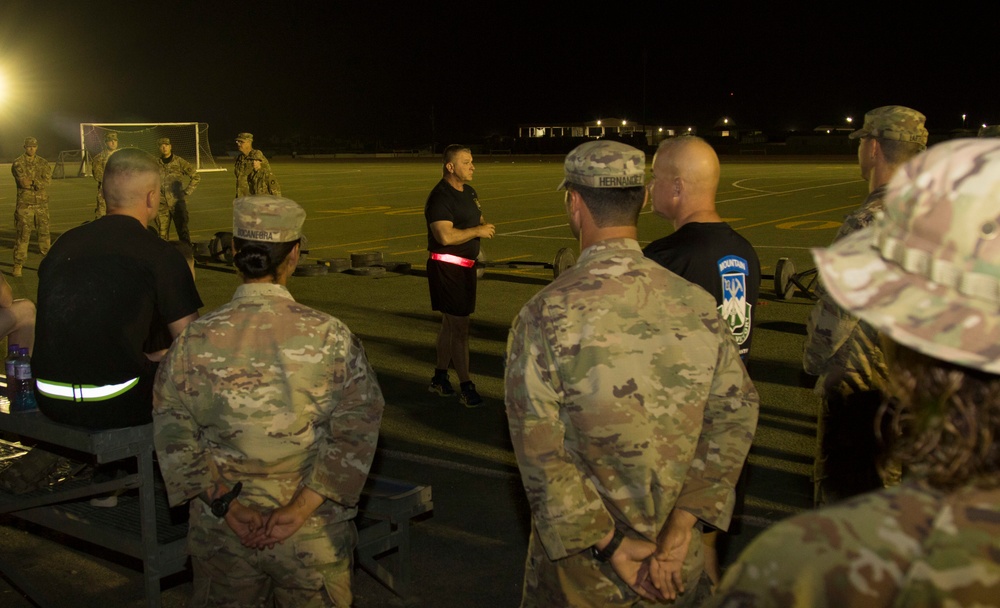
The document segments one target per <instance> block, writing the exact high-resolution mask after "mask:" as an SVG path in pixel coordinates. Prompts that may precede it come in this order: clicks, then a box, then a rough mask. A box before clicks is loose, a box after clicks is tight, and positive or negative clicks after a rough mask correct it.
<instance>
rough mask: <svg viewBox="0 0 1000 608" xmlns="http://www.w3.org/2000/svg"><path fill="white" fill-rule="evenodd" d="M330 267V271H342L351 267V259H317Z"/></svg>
mask: <svg viewBox="0 0 1000 608" xmlns="http://www.w3.org/2000/svg"><path fill="white" fill-rule="evenodd" d="M319 263H320V264H323V265H324V266H326V267H327V268H329V269H330V272H344V271H345V270H347V269H348V268H350V267H351V260H349V259H347V258H326V259H323V260H320V261H319Z"/></svg>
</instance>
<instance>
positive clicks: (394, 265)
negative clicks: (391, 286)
mask: <svg viewBox="0 0 1000 608" xmlns="http://www.w3.org/2000/svg"><path fill="white" fill-rule="evenodd" d="M378 266H381V267H382V268H385V269H386V271H387V272H398V273H400V274H405V273H408V272H410V269H411V268H413V264H411V263H409V262H382V263H381V264H378Z"/></svg>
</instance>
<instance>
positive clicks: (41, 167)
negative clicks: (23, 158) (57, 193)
mask: <svg viewBox="0 0 1000 608" xmlns="http://www.w3.org/2000/svg"><path fill="white" fill-rule="evenodd" d="M37 166H38V173H37V174H36V175H35V186H37V187H38V188H37V189H38V190H41V189H43V188H48V187H49V184H51V183H52V165H50V164H49V161H47V160H45V159H44V158H42V157H41V156H39V157H38V164H37Z"/></svg>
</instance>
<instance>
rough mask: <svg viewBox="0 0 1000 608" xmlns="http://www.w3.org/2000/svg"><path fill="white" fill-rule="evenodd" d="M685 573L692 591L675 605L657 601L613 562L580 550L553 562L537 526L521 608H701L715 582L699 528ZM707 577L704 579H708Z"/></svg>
mask: <svg viewBox="0 0 1000 608" xmlns="http://www.w3.org/2000/svg"><path fill="white" fill-rule="evenodd" d="M684 561H685V564H687V565H688V566H686V568H688V570H687V571H686V572H684V586H685V589H686V590H687V591H685V593H683V594H682V595H681V596H680V597H678V598H677V599H676V600H675V601H674V602H666V603H654V602H650V601H648V600H645V599H643V598H641V597H639V595H638V594H636V593H635V592H634V591H632V589H631V588H630V587H629V586H628V585H627V584H626V583H625V582H624V581H622V580H621V579H620V578H618V575H617V574H615V572H614V570H613V569H612V568H611V564H602V563H600V562H598V561H597V560H596V559H594V557H593V556H592V555H591V554H590V551H581V552H580V553H577V554H575V555H570V556H568V557H564V558H562V559H559V560H555V561H553V560H550V559H549V557H548V555H546V554H545V548H544V547H542V544H541V542H539V541H538V537H537V534H536V533H535V530H534V527H532V530H531V537H530V538H529V539H528V559H527V561H526V562H525V565H524V591H523V595H522V597H521V608H554V607H556V606H573V608H588V607H592V608H599V607H600V608H612V607H619V606H643V607H645V606H650V607H651V606H683V607H687V606H692V607H694V606H700V605H701V604H702V603H703V602H704V601H705V599H707V597H708V594H709V593H710V591H709V590H710V586H711V581H710V580H708V577H707V576H705V575H704V563H705V556H704V554H703V552H702V541H701V532H700V531H698V530H694V531H693V533H692V536H691V545H690V547H689V549H688V555H687V558H686V559H685V560H684ZM703 579H704V581H703Z"/></svg>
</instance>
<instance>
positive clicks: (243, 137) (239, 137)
mask: <svg viewBox="0 0 1000 608" xmlns="http://www.w3.org/2000/svg"><path fill="white" fill-rule="evenodd" d="M236 141H253V133H240V134H239V135H237V136H236Z"/></svg>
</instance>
